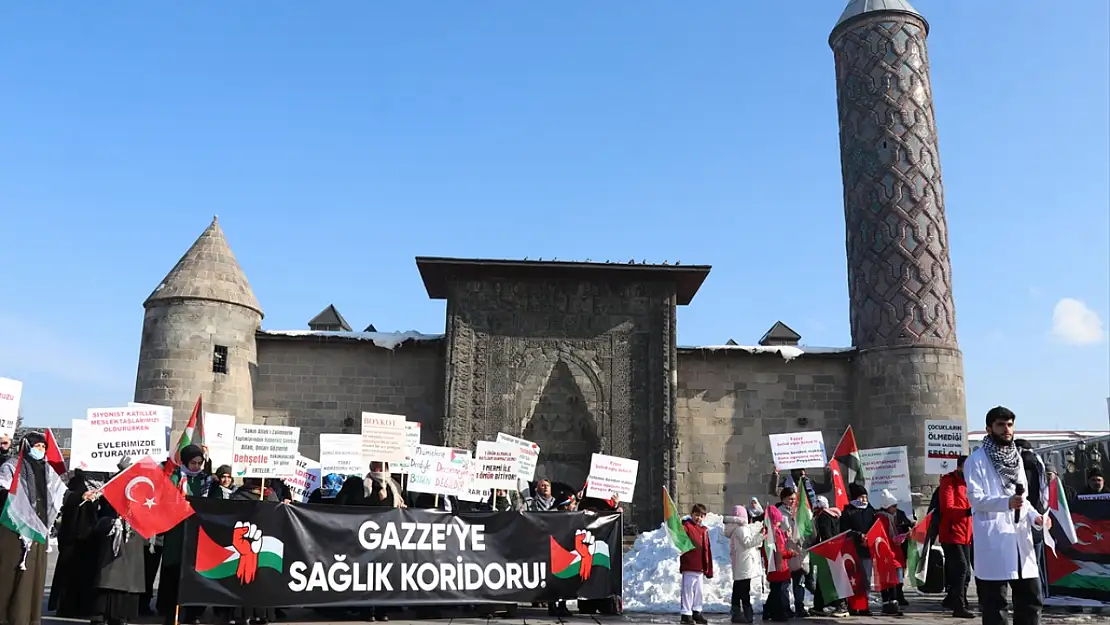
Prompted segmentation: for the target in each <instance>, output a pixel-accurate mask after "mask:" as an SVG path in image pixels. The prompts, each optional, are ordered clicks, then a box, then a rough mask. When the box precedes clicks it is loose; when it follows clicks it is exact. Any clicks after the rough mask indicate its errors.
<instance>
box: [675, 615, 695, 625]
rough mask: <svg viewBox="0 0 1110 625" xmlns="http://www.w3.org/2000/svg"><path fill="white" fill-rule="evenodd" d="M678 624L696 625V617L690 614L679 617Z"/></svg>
mask: <svg viewBox="0 0 1110 625" xmlns="http://www.w3.org/2000/svg"><path fill="white" fill-rule="evenodd" d="M678 622H679V623H681V624H682V625H694V617H692V616H690V615H689V614H683V615H682V616H680V617H679V619H678Z"/></svg>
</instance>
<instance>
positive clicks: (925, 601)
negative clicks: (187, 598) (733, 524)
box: [43, 553, 1110, 625]
mask: <svg viewBox="0 0 1110 625" xmlns="http://www.w3.org/2000/svg"><path fill="white" fill-rule="evenodd" d="M54 555H55V554H53V553H51V554H50V556H51V557H50V560H49V563H50V564H49V568H48V570H47V575H46V580H47V586H48V588H47V590H48V591H49V584H50V580H51V579H53V578H54ZM909 599H910V603H911V606H910V607H909V608H907V609H906V615H905V616H903V617H887V616H880V615H876V616H873V617H867V618H865V617H853V618H847V619H832V618H820V619H815V618H807V619H797V620H794V621H791V622H792V623H795V624H798V625H802V624H811V625H832V624H834V623H846V624H849V623H850V624H855V623H861V624H866V625H885V624H887V623H900V624H903V625H940V624H942V623H943V624H947V625H957V624H959V623H969V624H974V625H978V623H980V622H981V621H980V620H979V619H975V620H967V621H961V620H956V619H953V618H951V617H949V616H948V614H947V612H946V611H944V610H943V609H942V608H941V605H940V598H939V597H935V596H925V595H913V596H910V597H909ZM972 601H973V602H974V600H972ZM707 616H708V618H709V621H710V623H711V624H712V625H725V624H727V623H728V622H729V618H728V615H727V614H710V615H707ZM444 617H445V618H442V619H425V620H417V619H413V618H410V617H408V615H407V614H406V615H397V616H395V617H394V618H392V620H391V621H390V622H391V625H540V624H543V625H608V624H610V623H612V624H613V625H618V624H621V623H631V624H644V625H647V624H653V623H660V624H664V623H665V624H672V623H673V624H675V625H677V623H678V616H677V615H668V614H625V615H623V616H608V617H607V616H601V617H597V618H594V617H585V616H578V615H575V616H573V617H570V618H565V619H560V618H555V617H550V616H548V615H547V612H546V611H544V610H536V609H532V608H521V609H520V611H519V613H518V614H517V615H516V616H515V617H513V618H490V619H485V618H473V617H472V615H466V614H458V615H449V614H445V615H444ZM319 619H320V616H319V615H318V614H316V613H315V612H313V611H311V610H305V609H295V610H290V611H289V614H288V618H287V619H285V620H284V621H283V622H286V623H296V624H297V625H339V624H340V623H357V622H360V621H356V620H345V621H323V620H319ZM1041 621H1042V622H1043V623H1047V624H1061V625H1062V624H1065V623H1067V624H1075V625H1078V624H1081V623H1082V624H1087V623H1110V612H1108V614H1107V615H1106V616H1095V615H1092V614H1067V613H1065V612H1064V611H1063V610H1061V609H1059V608H1057V609H1051V608H1050V609H1048V610H1046V612H1045V614H1044V615H1043V616H1042V618H1041ZM83 622H87V621H75V620H72V619H60V618H52V617H49V616H48V617H46V618H44V619H43V624H44V625H62V624H63V623H83ZM158 622H159V621H158V619H156V618H146V619H140V620H139V621H137V624H147V623H150V624H153V623H158ZM208 622H210V621H208ZM757 622H758V618H757Z"/></svg>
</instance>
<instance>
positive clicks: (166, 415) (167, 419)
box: [127, 401, 173, 430]
mask: <svg viewBox="0 0 1110 625" xmlns="http://www.w3.org/2000/svg"><path fill="white" fill-rule="evenodd" d="M127 407H128V408H150V409H151V410H154V411H157V412H158V417H159V418H161V419H162V423H163V424H164V425H165V426H166V428H167V429H170V430H172V429H173V408H171V407H169V406H159V405H158V404H140V403H138V402H134V401H129V402H127Z"/></svg>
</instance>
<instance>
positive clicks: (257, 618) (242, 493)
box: [212, 477, 280, 625]
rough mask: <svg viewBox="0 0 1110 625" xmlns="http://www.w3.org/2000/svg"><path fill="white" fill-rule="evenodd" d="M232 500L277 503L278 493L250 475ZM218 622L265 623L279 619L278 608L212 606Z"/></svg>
mask: <svg viewBox="0 0 1110 625" xmlns="http://www.w3.org/2000/svg"><path fill="white" fill-rule="evenodd" d="M228 499H229V500H231V501H269V502H273V503H277V502H278V501H280V500H279V499H278V494H277V492H276V491H275V489H272V488H270V487H269V486H265V485H264V484H263V483H262V479H261V478H257V477H248V478H244V479H243V485H242V486H240V487H239V488H237V489H235V492H233V493H232V494H231V496H230V497H228ZM212 613H213V614H214V615H215V616H216V619H217V622H219V623H226V624H228V625H247V624H248V623H250V624H258V625H265V624H266V623H269V622H270V621H273V620H276V619H277V610H275V609H274V608H259V607H253V606H236V607H234V608H212Z"/></svg>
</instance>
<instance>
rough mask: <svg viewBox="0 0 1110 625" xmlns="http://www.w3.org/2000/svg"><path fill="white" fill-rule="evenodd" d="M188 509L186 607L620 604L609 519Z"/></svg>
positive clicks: (614, 526) (615, 519)
mask: <svg viewBox="0 0 1110 625" xmlns="http://www.w3.org/2000/svg"><path fill="white" fill-rule="evenodd" d="M192 504H193V508H194V509H195V510H196V514H195V515H193V517H191V518H190V519H189V520H188V521H187V523H186V527H185V551H184V554H183V561H182V562H183V566H182V567H181V569H182V570H181V588H180V594H179V598H178V600H179V601H180V603H181V604H182V605H208V606H253V607H286V606H328V605H401V604H404V605H417V604H425V605H432V604H473V603H516V602H520V603H528V602H532V601H547V600H551V599H557V598H563V599H573V598H581V599H606V598H610V597H614V596H619V595H620V593H621V553H622V550H621V519H620V514H617V513H606V514H594V513H590V512H534V513H533V512H526V513H520V512H466V513H458V514H450V513H446V512H438V511H435V510H407V509H384V508H364V507H341V506H329V505H310V506H291V505H281V504H276V503H261V502H242V501H226V500H219V499H193V500H192ZM194 565H195V566H194Z"/></svg>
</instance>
